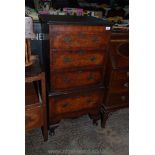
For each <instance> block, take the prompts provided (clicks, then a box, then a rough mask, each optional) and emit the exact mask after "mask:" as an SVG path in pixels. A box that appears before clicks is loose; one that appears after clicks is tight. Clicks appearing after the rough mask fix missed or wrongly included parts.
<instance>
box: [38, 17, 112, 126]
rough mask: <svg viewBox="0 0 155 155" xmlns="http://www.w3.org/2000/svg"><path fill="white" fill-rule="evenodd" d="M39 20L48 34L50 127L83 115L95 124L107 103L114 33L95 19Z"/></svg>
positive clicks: (51, 18) (50, 18)
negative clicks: (106, 78)
mask: <svg viewBox="0 0 155 155" xmlns="http://www.w3.org/2000/svg"><path fill="white" fill-rule="evenodd" d="M40 18H41V20H42V21H44V22H47V23H48V32H49V46H48V48H47V50H46V56H45V57H46V58H45V59H46V62H45V64H46V66H45V67H46V72H47V74H46V77H47V88H48V90H47V93H48V103H49V124H54V123H57V122H59V121H60V120H61V119H63V118H70V117H73V118H74V117H77V116H80V115H84V114H89V115H90V117H91V118H92V119H93V122H94V123H95V122H96V120H98V119H99V117H100V108H101V105H102V103H103V99H104V72H105V62H106V57H107V54H108V52H107V51H108V50H107V49H108V45H109V41H110V34H111V32H110V31H108V30H106V25H105V24H104V23H103V21H101V20H97V19H96V18H88V17H80V18H79V17H76V18H75V17H65V16H63V19H60V20H59V18H61V17H58V18H57V19H56V18H54V17H52V16H49V17H46V19H45V18H44V17H43V16H42V17H40ZM47 18H48V19H47ZM83 18H84V19H83ZM55 20H56V21H55Z"/></svg>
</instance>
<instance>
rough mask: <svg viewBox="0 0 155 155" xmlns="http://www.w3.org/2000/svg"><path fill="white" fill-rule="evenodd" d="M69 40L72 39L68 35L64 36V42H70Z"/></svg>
mask: <svg viewBox="0 0 155 155" xmlns="http://www.w3.org/2000/svg"><path fill="white" fill-rule="evenodd" d="M71 41H72V39H71V38H70V37H65V38H64V42H65V43H70V42H71Z"/></svg>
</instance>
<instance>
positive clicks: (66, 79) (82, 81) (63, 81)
mask: <svg viewBox="0 0 155 155" xmlns="http://www.w3.org/2000/svg"><path fill="white" fill-rule="evenodd" d="M102 80H103V71H102V69H96V70H86V71H82V70H79V71H71V72H63V73H62V72H52V71H51V89H52V90H66V89H73V88H79V87H86V86H92V85H99V84H102Z"/></svg>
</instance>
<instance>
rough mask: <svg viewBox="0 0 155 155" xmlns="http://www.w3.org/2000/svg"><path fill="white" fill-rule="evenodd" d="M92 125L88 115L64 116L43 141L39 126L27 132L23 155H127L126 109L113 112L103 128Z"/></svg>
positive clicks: (127, 118) (127, 117)
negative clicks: (51, 133)
mask: <svg viewBox="0 0 155 155" xmlns="http://www.w3.org/2000/svg"><path fill="white" fill-rule="evenodd" d="M98 123H99V125H98V126H94V125H93V124H92V121H91V120H90V119H89V117H88V116H82V117H80V118H77V119H73V120H72V119H65V120H62V121H61V122H60V125H59V127H58V128H57V129H56V130H55V135H54V136H49V138H48V141H47V142H44V141H43V137H42V134H41V130H40V129H35V130H32V131H30V132H29V133H26V136H25V149H26V150H25V154H26V155H50V154H51V155H128V154H129V111H128V109H123V110H119V111H117V112H115V113H113V114H112V115H111V116H110V117H109V119H108V121H107V124H106V128H105V129H102V128H101V127H100V122H98Z"/></svg>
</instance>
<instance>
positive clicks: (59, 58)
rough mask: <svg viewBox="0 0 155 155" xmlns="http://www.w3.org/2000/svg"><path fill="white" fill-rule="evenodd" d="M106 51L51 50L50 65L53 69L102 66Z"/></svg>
mask: <svg viewBox="0 0 155 155" xmlns="http://www.w3.org/2000/svg"><path fill="white" fill-rule="evenodd" d="M105 55H106V51H105V49H102V50H96V51H95V50H74V51H73V50H72V51H63V50H51V52H50V65H51V68H52V69H53V70H54V69H67V68H73V67H87V66H88V67H89V66H90V67H93V66H103V65H104V61H105Z"/></svg>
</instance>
